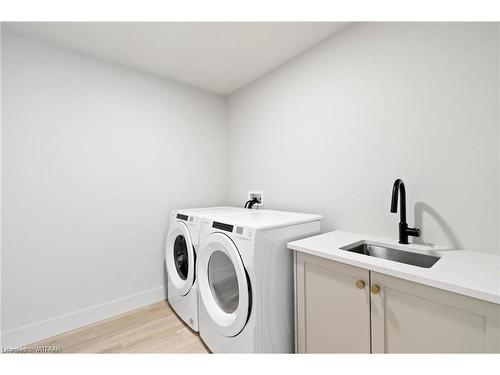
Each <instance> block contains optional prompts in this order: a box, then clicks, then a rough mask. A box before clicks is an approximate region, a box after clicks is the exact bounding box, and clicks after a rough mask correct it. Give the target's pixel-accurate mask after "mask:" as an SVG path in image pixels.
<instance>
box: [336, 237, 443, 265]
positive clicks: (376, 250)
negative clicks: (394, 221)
mask: <svg viewBox="0 0 500 375" xmlns="http://www.w3.org/2000/svg"><path fill="white" fill-rule="evenodd" d="M340 249H341V250H346V251H350V252H351V253H357V254H363V255H368V256H371V257H375V258H382V259H387V260H390V261H393V262H399V263H405V264H411V265H412V266H417V267H423V268H431V267H432V266H433V265H434V264H435V263H436V262H437V261H438V260H439V259H440V257H437V256H433V255H427V254H420V253H412V252H409V251H404V250H399V249H392V248H390V247H385V246H381V245H378V244H372V243H369V242H363V243H359V242H356V243H354V244H350V245H347V246H344V247H341V248H340Z"/></svg>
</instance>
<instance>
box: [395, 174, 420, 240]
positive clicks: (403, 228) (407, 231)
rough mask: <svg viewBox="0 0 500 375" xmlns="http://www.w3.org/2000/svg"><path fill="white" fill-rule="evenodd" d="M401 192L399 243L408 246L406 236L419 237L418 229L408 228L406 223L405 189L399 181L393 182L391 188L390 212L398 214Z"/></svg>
mask: <svg viewBox="0 0 500 375" xmlns="http://www.w3.org/2000/svg"><path fill="white" fill-rule="evenodd" d="M399 192H401V208H400V212H399V214H400V215H401V219H400V221H399V243H402V244H404V245H408V236H413V237H420V229H418V228H408V223H407V222H406V189H405V183H404V182H403V180H401V179H399V178H398V179H397V180H396V181H394V185H393V186H392V199H391V212H394V213H396V212H398V193H399Z"/></svg>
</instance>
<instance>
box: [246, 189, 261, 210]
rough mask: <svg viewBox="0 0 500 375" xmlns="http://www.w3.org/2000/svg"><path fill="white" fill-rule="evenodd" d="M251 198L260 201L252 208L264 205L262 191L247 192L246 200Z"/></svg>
mask: <svg viewBox="0 0 500 375" xmlns="http://www.w3.org/2000/svg"><path fill="white" fill-rule="evenodd" d="M253 198H257V199H258V200H259V201H260V203H255V204H254V205H253V206H254V207H262V206H263V205H264V193H263V192H262V191H249V192H248V200H251V199H253Z"/></svg>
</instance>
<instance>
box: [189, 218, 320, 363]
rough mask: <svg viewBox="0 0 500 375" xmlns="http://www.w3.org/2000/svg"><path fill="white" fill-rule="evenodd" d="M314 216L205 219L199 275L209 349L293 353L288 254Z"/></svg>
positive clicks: (308, 231) (311, 231) (313, 224)
mask: <svg viewBox="0 0 500 375" xmlns="http://www.w3.org/2000/svg"><path fill="white" fill-rule="evenodd" d="M320 219H321V216H319V215H309V214H300V213H293V212H282V211H271V210H246V211H244V212H239V213H223V214H220V215H216V216H212V217H211V218H210V219H202V224H201V229H200V236H201V237H200V238H201V240H200V248H199V252H198V255H199V256H198V262H197V274H198V285H199V324H200V326H199V328H200V336H201V338H202V340H203V341H204V342H205V344H206V345H207V346H208V347H209V348H210V349H211V350H212V352H214V353H291V352H293V351H294V302H293V293H294V288H293V255H292V252H291V251H289V250H288V249H287V246H286V245H287V243H288V242H289V241H293V240H296V239H300V238H305V237H309V236H312V235H315V234H318V233H319V231H320Z"/></svg>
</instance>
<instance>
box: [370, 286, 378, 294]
mask: <svg viewBox="0 0 500 375" xmlns="http://www.w3.org/2000/svg"><path fill="white" fill-rule="evenodd" d="M370 290H371V292H372V293H373V294H379V293H380V287H379V286H378V285H377V284H373V285H372V286H371V288H370Z"/></svg>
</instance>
